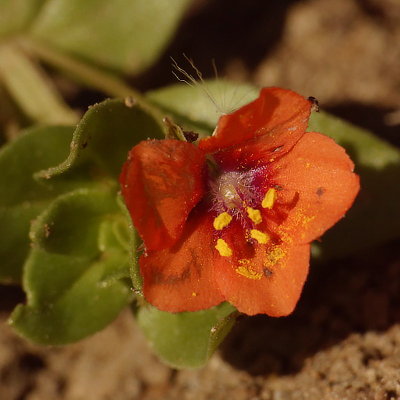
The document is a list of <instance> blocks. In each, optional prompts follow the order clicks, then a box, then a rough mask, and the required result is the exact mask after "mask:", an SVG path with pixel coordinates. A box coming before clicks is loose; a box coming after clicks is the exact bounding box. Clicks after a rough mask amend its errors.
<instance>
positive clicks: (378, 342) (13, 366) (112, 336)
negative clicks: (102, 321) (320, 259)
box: [0, 0, 400, 400]
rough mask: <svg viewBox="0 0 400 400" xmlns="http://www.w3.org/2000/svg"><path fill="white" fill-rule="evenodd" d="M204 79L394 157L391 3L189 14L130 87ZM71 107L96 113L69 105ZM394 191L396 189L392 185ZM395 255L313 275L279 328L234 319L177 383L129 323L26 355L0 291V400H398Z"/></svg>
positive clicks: (374, 0)
mask: <svg viewBox="0 0 400 400" xmlns="http://www.w3.org/2000/svg"><path fill="white" fill-rule="evenodd" d="M182 53H185V54H187V55H189V56H191V57H192V58H193V59H194V60H195V62H196V65H197V66H198V67H199V68H200V69H201V70H202V71H203V72H204V75H205V76H210V75H212V68H211V61H210V60H211V58H215V60H216V63H217V65H218V69H219V71H220V73H221V75H225V76H228V77H230V78H231V79H235V80H238V81H250V82H253V83H256V84H258V85H261V86H268V85H277V86H283V87H287V88H291V89H293V90H296V91H298V92H300V93H302V94H303V95H305V96H314V97H316V98H318V99H319V101H320V104H321V105H322V107H323V108H324V109H326V110H328V111H330V112H333V113H335V114H337V115H339V116H342V117H344V118H347V119H348V120H351V121H353V122H355V123H357V124H359V125H361V126H364V127H367V128H369V129H371V130H373V131H375V132H376V133H377V134H379V135H381V136H382V137H384V138H385V139H386V140H388V141H390V142H392V143H393V144H395V145H397V146H400V1H399V0H334V1H333V0H304V1H295V0H293V1H283V0H281V1H280V0H276V1H272V0H271V1H266V0H250V1H249V0H214V1H212V0H200V1H196V2H195V4H194V6H193V7H192V9H191V10H190V11H189V12H188V14H187V16H186V18H185V20H184V21H183V23H182V25H181V27H180V28H179V31H178V32H177V35H176V37H175V39H174V41H173V43H172V44H171V45H170V47H169V48H168V49H167V50H166V51H165V55H164V56H163V57H162V58H161V59H160V61H159V62H158V63H157V64H156V65H155V66H154V67H153V68H152V69H151V70H150V71H148V72H146V74H144V75H142V76H140V77H136V78H134V79H132V83H133V84H135V85H136V86H137V87H139V88H140V89H142V90H147V89H150V88H155V87H159V86H162V85H165V84H168V83H171V82H173V76H172V74H171V73H170V71H171V61H170V59H169V57H170V56H173V57H174V58H176V59H178V60H179V59H182ZM68 93H69V100H70V102H71V103H72V104H74V105H75V106H80V107H82V108H85V107H87V105H89V104H90V103H92V102H94V101H97V100H99V99H101V97H102V95H101V94H99V93H94V92H86V91H84V92H82V91H78V92H77V91H75V92H74V91H73V90H72V91H71V90H70V91H69V92H68ZM394 184H398V182H394ZM399 245H400V241H393V242H392V243H388V244H386V245H384V246H381V247H380V248H377V249H370V250H369V251H368V252H365V253H364V254H362V255H358V256H354V257H353V258H349V259H344V260H343V259H342V260H335V261H333V262H331V263H330V264H327V265H319V266H315V265H314V267H312V268H311V274H310V278H309V280H308V281H307V284H306V287H305V290H304V295H303V296H302V299H301V301H300V303H299V305H298V307H297V309H296V311H295V312H294V313H293V315H291V316H290V317H287V318H280V319H272V318H268V317H265V316H257V317H253V318H242V319H241V320H240V321H239V322H238V323H237V324H236V326H235V328H234V329H233V331H232V332H231V333H230V335H229V336H228V338H227V339H226V341H225V343H224V344H223V346H222V347H221V349H220V351H219V352H218V353H217V354H215V355H214V356H213V358H212V359H211V361H210V362H209V364H208V365H207V366H206V367H204V368H202V369H200V370H191V371H176V370H172V369H170V368H168V367H166V366H164V365H163V364H161V363H160V362H159V361H158V360H157V359H156V358H155V357H154V356H153V355H152V353H151V351H150V350H149V348H148V347H147V344H146V341H145V339H144V338H143V336H142V334H141V332H140V331H139V329H138V328H137V327H136V325H135V322H134V320H133V318H132V317H131V315H130V313H129V312H128V311H125V312H123V313H122V314H121V315H120V316H119V317H118V318H117V320H116V321H115V322H114V323H113V324H112V325H110V326H109V327H108V328H107V329H105V330H104V331H102V332H100V333H98V334H96V335H94V336H93V337H91V338H88V339H86V340H83V341H81V342H79V343H77V344H74V345H71V346H68V347H65V348H43V347H37V346H33V345H31V344H29V343H26V342H25V341H24V340H22V339H20V338H18V337H17V336H16V335H15V334H14V333H13V332H12V331H11V330H10V328H9V327H8V326H7V324H6V318H7V315H8V313H9V311H10V310H11V309H12V308H13V306H14V305H15V304H16V303H17V302H18V301H21V300H22V299H23V294H22V293H21V292H20V291H19V290H18V289H17V288H13V287H0V323H1V330H0V399H1V400H59V399H60V400H61V399H63V400H108V399H110V400H111V399H112V400H130V399H141V400H142V399H143V400H157V399H171V400H172V399H184V400H186V399H187V400H192V399H193V400H197V399H198V400H202V399H213V400H214V399H215V400H219V399H221V400H222V399H233V400H247V399H248V400H295V399H296V400H303V399H304V400H305V399H308V400H313V399H316V400H347V399H348V400H384V399H387V400H389V399H391V400H394V399H400V256H399V250H398V249H399V247H400V246H399Z"/></svg>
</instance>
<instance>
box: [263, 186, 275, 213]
mask: <svg viewBox="0 0 400 400" xmlns="http://www.w3.org/2000/svg"><path fill="white" fill-rule="evenodd" d="M275 200H276V190H275V189H274V188H269V189H268V191H267V193H265V196H264V199H263V201H262V203H261V206H262V208H269V209H271V208H272V207H273V206H274V203H275Z"/></svg>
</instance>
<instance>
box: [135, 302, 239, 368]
mask: <svg viewBox="0 0 400 400" xmlns="http://www.w3.org/2000/svg"><path fill="white" fill-rule="evenodd" d="M236 316H237V311H236V309H235V308H234V307H233V306H232V305H230V304H229V303H222V304H220V305H219V306H216V307H213V308H210V309H208V310H203V311H196V312H183V313H176V314H173V313H167V312H164V311H160V310H158V309H157V308H155V307H152V306H151V305H149V304H146V305H143V306H142V307H140V308H139V309H138V310H137V311H136V317H137V321H138V324H139V325H140V327H141V328H142V329H143V332H144V334H145V335H146V337H147V339H148V340H149V342H150V345H151V347H152V349H153V351H154V352H155V353H156V354H157V355H158V356H159V357H160V359H161V360H163V361H164V362H165V363H166V364H168V365H170V366H172V367H174V368H199V367H201V366H203V365H204V364H205V363H206V362H207V361H208V359H209V358H210V357H211V355H212V354H213V352H214V351H215V350H216V348H217V347H218V346H219V344H220V343H221V342H222V340H223V339H224V338H225V336H226V335H227V334H228V332H229V331H230V329H231V328H232V326H233V324H234V323H235V319H236Z"/></svg>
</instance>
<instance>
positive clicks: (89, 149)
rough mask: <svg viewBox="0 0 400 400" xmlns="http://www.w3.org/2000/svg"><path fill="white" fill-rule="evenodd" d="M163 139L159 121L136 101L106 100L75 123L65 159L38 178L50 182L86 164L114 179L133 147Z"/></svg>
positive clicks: (162, 127)
mask: <svg viewBox="0 0 400 400" xmlns="http://www.w3.org/2000/svg"><path fill="white" fill-rule="evenodd" d="M163 136H164V126H163V125H162V124H161V121H159V120H158V119H156V118H155V117H154V116H153V114H152V113H151V112H150V111H148V109H147V108H146V107H145V106H142V105H141V104H140V103H139V102H136V103H135V102H134V100H131V99H126V100H125V101H124V100H120V99H114V100H105V101H103V102H102V103H99V104H96V105H95V106H93V107H91V108H90V109H89V110H88V111H87V112H86V114H85V115H84V117H83V118H82V120H81V122H80V123H79V124H78V126H77V128H76V130H75V132H74V136H73V139H72V143H71V152H70V154H69V156H68V158H67V159H66V160H65V161H64V162H63V163H61V164H59V165H58V166H56V167H54V168H50V169H48V170H45V171H42V172H41V173H39V174H37V177H38V178H42V179H51V178H53V177H55V176H57V175H61V174H64V173H66V172H70V171H71V169H73V168H74V167H76V166H79V165H81V164H82V163H85V162H86V163H88V164H90V165H91V168H93V166H97V168H98V170H99V171H100V173H101V174H103V175H104V174H105V175H108V176H111V177H112V178H114V179H117V178H118V176H119V174H120V173H121V168H122V165H123V163H124V162H125V161H126V158H127V154H128V151H129V150H130V149H131V148H132V147H133V146H134V145H135V144H137V143H138V142H139V141H141V140H146V139H148V138H162V137H163Z"/></svg>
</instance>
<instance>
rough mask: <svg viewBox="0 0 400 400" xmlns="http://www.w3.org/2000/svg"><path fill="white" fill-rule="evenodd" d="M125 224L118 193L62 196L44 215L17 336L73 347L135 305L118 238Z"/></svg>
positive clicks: (37, 227) (36, 231)
mask: <svg viewBox="0 0 400 400" xmlns="http://www.w3.org/2000/svg"><path fill="white" fill-rule="evenodd" d="M120 219H121V214H120V212H119V210H118V206H117V203H116V199H115V192H107V191H96V190H88V189H81V190H77V191H75V192H71V193H68V194H66V195H63V196H60V197H59V198H57V199H56V200H55V201H54V202H53V203H52V204H51V205H50V207H49V208H48V209H47V210H45V211H44V212H43V214H42V215H40V217H39V218H38V220H37V221H36V222H35V224H34V225H33V227H32V231H31V237H32V241H33V248H32V250H31V252H30V254H29V257H28V259H27V261H26V264H25V267H24V289H25V291H26V293H27V304H26V305H19V306H17V308H16V309H15V310H14V312H13V314H12V316H11V318H10V323H11V325H12V326H13V327H14V328H15V329H16V330H17V332H19V333H20V334H21V335H23V336H25V337H26V338H28V339H30V340H32V341H34V342H37V343H41V344H65V343H70V342H74V341H76V340H79V339H82V338H84V337H86V336H88V335H90V334H92V333H94V332H96V331H98V330H100V329H102V328H103V327H105V326H106V325H107V324H108V323H110V322H111V321H112V320H113V319H114V318H115V317H116V316H117V315H118V313H119V312H120V311H121V309H122V308H123V307H124V306H126V305H127V304H128V303H129V302H130V301H131V300H132V292H131V290H130V287H129V285H128V284H127V283H126V282H125V280H124V279H123V278H128V277H129V260H128V253H127V252H126V250H125V249H124V248H123V246H121V245H120V242H119V240H118V239H117V238H116V237H113V225H114V224H115V222H116V221H119V220H120ZM82 222H84V223H85V224H82ZM121 278H122V279H121Z"/></svg>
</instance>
